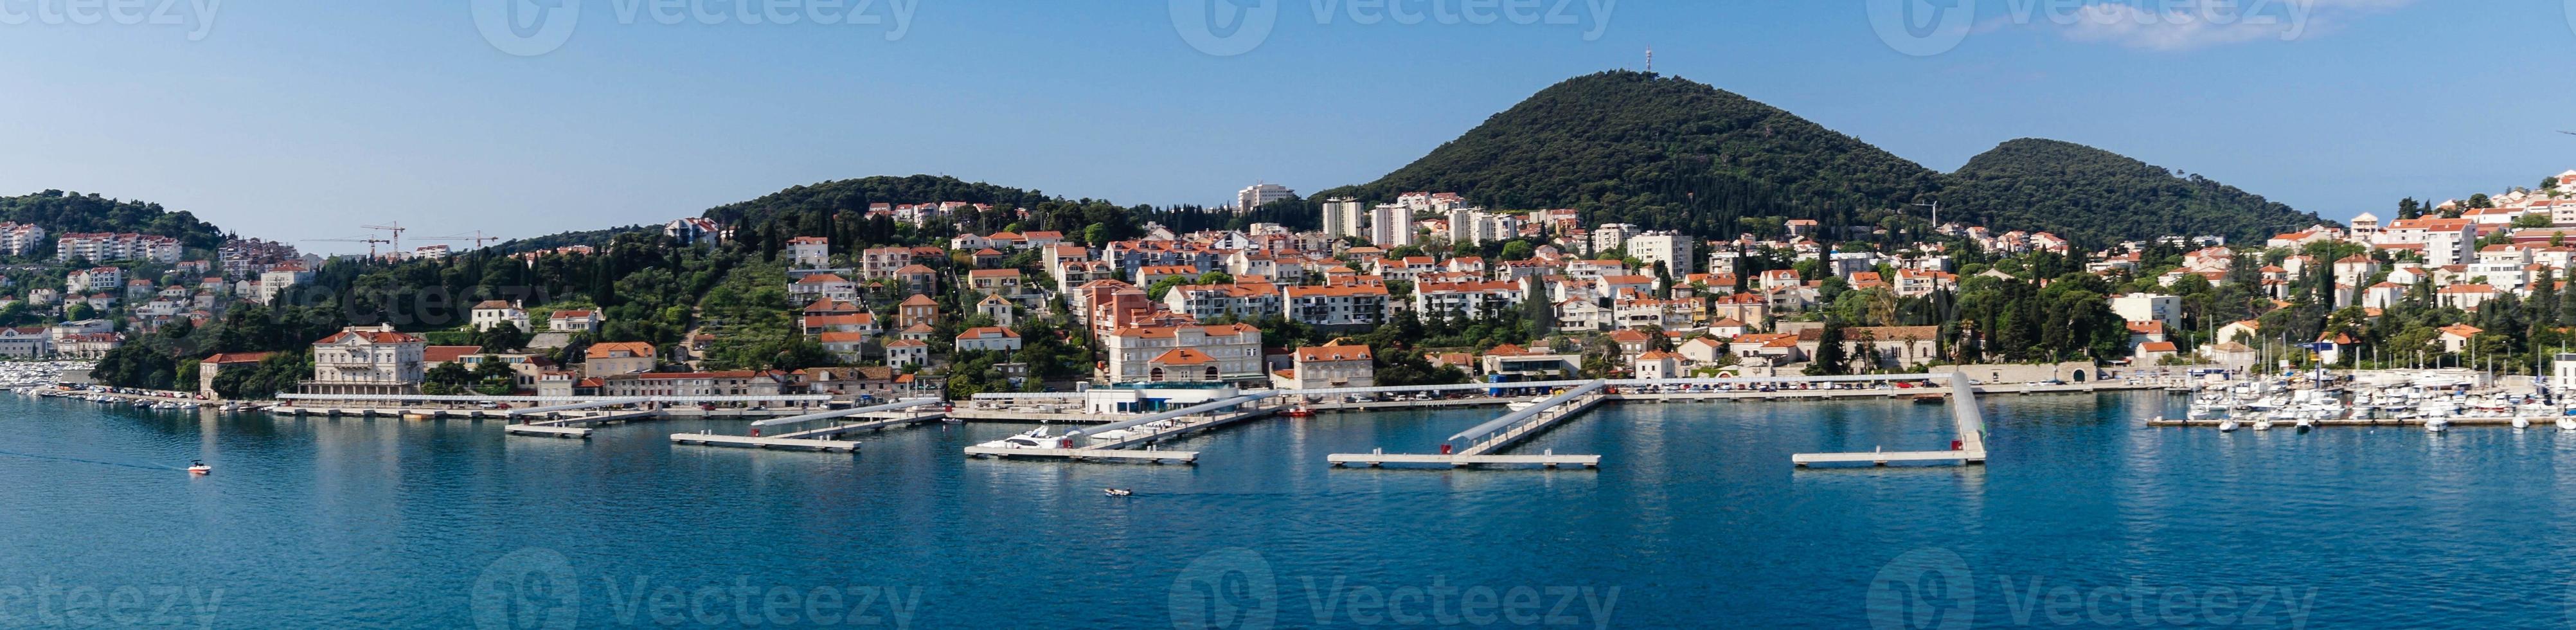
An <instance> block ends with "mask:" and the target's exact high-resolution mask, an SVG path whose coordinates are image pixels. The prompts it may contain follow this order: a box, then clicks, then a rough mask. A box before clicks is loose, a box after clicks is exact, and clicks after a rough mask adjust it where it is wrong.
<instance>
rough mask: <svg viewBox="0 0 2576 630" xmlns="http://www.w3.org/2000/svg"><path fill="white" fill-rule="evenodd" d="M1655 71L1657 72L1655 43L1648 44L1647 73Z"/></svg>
mask: <svg viewBox="0 0 2576 630" xmlns="http://www.w3.org/2000/svg"><path fill="white" fill-rule="evenodd" d="M1654 73H1655V47H1654V46H1653V45H1648V46H1646V74H1654Z"/></svg>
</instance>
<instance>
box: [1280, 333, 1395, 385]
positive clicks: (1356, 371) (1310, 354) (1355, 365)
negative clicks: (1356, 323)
mask: <svg viewBox="0 0 2576 630" xmlns="http://www.w3.org/2000/svg"><path fill="white" fill-rule="evenodd" d="M1289 354H1290V367H1289V369H1286V370H1280V371H1277V372H1272V373H1271V375H1270V385H1271V387H1274V388H1278V389H1327V388H1338V387H1376V386H1377V356H1376V355H1375V354H1374V353H1372V352H1371V351H1370V350H1369V347H1368V346H1366V345H1340V344H1338V343H1333V344H1325V345H1322V346H1315V347H1307V348H1298V349H1297V350H1296V351H1294V352H1291V353H1289Z"/></svg>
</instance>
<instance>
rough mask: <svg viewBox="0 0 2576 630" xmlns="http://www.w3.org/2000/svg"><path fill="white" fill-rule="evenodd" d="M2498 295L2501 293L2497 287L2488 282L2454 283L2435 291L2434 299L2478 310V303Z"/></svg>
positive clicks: (2457, 307) (2455, 306)
mask: <svg viewBox="0 0 2576 630" xmlns="http://www.w3.org/2000/svg"><path fill="white" fill-rule="evenodd" d="M2498 295H2501V294H2500V293H2499V292H2497V291H2496V288H2495V287H2493V286H2489V285H2486V284H2454V285H2450V286H2446V287H2442V288H2441V290H2439V291H2435V292H2434V296H2433V299H2434V301H2435V302H2437V303H2440V304H2441V305H2443V306H2448V307H2451V308H2456V309H2460V310H2463V311H2474V310H2478V305H2480V304H2485V303H2487V301H2488V300H2493V299H2496V297H2497V296H2498Z"/></svg>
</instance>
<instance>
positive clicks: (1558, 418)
mask: <svg viewBox="0 0 2576 630" xmlns="http://www.w3.org/2000/svg"><path fill="white" fill-rule="evenodd" d="M1609 386H1610V383H1609V381H1592V382H1589V383H1584V384H1582V385H1577V386H1575V387H1573V388H1569V389H1567V390H1565V392H1564V393H1561V394H1557V395H1556V396H1553V397H1550V398H1548V399H1547V400H1544V401H1540V402H1539V403H1538V404H1537V405H1534V406H1531V407H1530V408H1528V409H1522V410H1520V411H1514V412H1511V413H1508V414H1504V415H1503V416H1502V417H1500V418H1495V419H1494V420H1493V421H1491V422H1486V423H1484V424H1480V425H1476V426H1475V427H1473V428H1469V429H1467V430H1465V431H1460V432H1458V433H1457V434H1456V435H1451V436H1449V439H1448V440H1446V441H1445V442H1444V443H1443V444H1441V447H1440V449H1441V451H1442V453H1441V454H1438V455H1407V454H1395V455H1389V454H1387V453H1386V452H1385V449H1376V450H1374V451H1371V452H1369V453H1335V454H1331V455H1326V456H1324V460H1325V461H1326V462H1329V463H1331V464H1332V465H1334V466H1336V467H1339V466H1347V465H1352V464H1362V465H1367V466H1370V467H1373V468H1374V467H1380V466H1383V465H1386V464H1446V465H1448V466H1450V467H1453V468H1465V467H1468V466H1476V465H1532V464H1534V465H1538V466H1544V467H1547V468H1556V467H1559V466H1582V467H1584V468H1600V467H1601V456H1599V455H1558V454H1556V452H1555V451H1553V450H1550V451H1547V452H1545V453H1542V454H1539V455H1498V454H1495V453H1496V452H1497V451H1501V450H1503V449H1504V448H1507V447H1510V446H1511V445H1513V444H1517V443H1520V442H1521V441H1523V440H1527V439H1529V438H1530V437H1531V436H1535V435H1538V434H1540V433H1543V432H1546V431H1547V430H1548V429H1550V428H1553V427H1555V426H1556V425H1557V424H1558V423H1561V422H1564V421H1566V420H1568V419H1571V418H1573V417H1575V416H1578V415H1582V414H1583V413H1584V412H1587V411H1591V410H1592V409H1593V408H1594V407H1598V406H1600V405H1601V403H1602V401H1605V400H1608V399H1609V395H1608V394H1607V393H1605V392H1604V391H1603V390H1605V389H1607V388H1609ZM1457 444H1465V445H1466V446H1465V447H1464V448H1453V447H1454V446H1455V445H1457Z"/></svg>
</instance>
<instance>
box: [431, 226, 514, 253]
mask: <svg viewBox="0 0 2576 630" xmlns="http://www.w3.org/2000/svg"><path fill="white" fill-rule="evenodd" d="M473 233H474V235H473V236H466V235H464V234H462V233H459V234H455V235H451V236H441V237H436V238H425V239H420V240H424V241H474V248H475V249H482V248H483V244H484V243H489V242H492V241H499V240H506V239H503V238H501V237H498V236H484V235H483V231H482V230H475V231H474V232H473Z"/></svg>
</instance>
